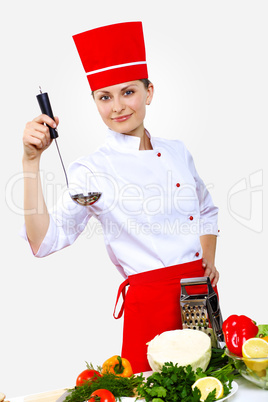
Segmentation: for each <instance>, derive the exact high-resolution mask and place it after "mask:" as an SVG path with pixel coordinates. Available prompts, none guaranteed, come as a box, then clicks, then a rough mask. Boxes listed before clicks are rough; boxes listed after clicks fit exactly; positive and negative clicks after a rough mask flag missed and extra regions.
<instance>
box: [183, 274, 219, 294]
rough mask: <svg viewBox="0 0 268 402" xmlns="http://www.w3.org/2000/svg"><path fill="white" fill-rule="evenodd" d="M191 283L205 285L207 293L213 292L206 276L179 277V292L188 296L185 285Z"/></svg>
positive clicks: (190, 284)
mask: <svg viewBox="0 0 268 402" xmlns="http://www.w3.org/2000/svg"><path fill="white" fill-rule="evenodd" d="M192 285H207V287H208V294H209V295H212V294H214V293H215V292H214V290H213V287H212V285H211V282H210V279H209V277H208V276H201V277H198V278H185V279H181V292H182V294H183V295H184V296H188V293H187V291H186V289H185V286H192Z"/></svg>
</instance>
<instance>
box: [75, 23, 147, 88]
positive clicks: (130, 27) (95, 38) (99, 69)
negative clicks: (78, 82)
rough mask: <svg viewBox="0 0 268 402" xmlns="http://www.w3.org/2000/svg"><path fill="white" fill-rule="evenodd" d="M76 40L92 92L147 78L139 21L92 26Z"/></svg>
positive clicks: (76, 37)
mask: <svg viewBox="0 0 268 402" xmlns="http://www.w3.org/2000/svg"><path fill="white" fill-rule="evenodd" d="M73 39H74V42H75V45H76V48H77V50H78V53H79V56H80V59H81V61H82V64H83V67H84V69H85V72H86V75H87V79H88V82H89V85H90V87H91V90H92V91H95V90H96V89H100V88H104V87H108V86H110V85H116V84H120V83H122V82H127V81H133V80H139V79H143V78H148V71H147V64H146V53H145V45H144V37H143V30H142V23H141V22H140V21H136V22H123V23H119V24H113V25H107V26H104V27H100V28H96V29H91V30H90V31H86V32H82V33H80V34H77V35H74V36H73Z"/></svg>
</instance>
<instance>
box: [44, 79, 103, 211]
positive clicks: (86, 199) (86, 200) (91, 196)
mask: <svg viewBox="0 0 268 402" xmlns="http://www.w3.org/2000/svg"><path fill="white" fill-rule="evenodd" d="M39 88H40V87H39ZM36 97H37V100H38V103H39V106H40V109H41V112H42V113H43V114H46V115H48V116H49V117H51V118H52V119H53V120H54V115H53V112H52V108H51V105H50V101H49V97H48V94H47V92H44V93H42V91H41V88H40V94H38V95H37V96H36ZM48 128H49V133H50V138H51V139H53V140H54V141H55V144H56V147H57V150H58V154H59V157H60V161H61V165H62V168H63V171H64V175H65V180H66V184H67V188H68V190H69V194H70V197H71V198H72V199H73V200H74V201H75V202H77V203H78V204H79V205H84V206H87V205H92V204H94V203H95V202H96V201H98V199H99V198H100V196H101V193H99V192H88V193H87V194H83V193H78V194H71V193H70V189H69V182H68V177H67V173H66V169H65V166H64V163H63V160H62V157H61V153H60V150H59V146H58V143H57V140H56V138H58V136H59V134H58V131H57V129H56V128H52V127H50V126H48Z"/></svg>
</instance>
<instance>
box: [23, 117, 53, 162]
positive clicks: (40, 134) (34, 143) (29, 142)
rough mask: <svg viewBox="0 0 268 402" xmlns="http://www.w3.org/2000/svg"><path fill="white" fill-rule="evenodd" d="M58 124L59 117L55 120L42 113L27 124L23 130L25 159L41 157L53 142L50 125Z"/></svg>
mask: <svg viewBox="0 0 268 402" xmlns="http://www.w3.org/2000/svg"><path fill="white" fill-rule="evenodd" d="M45 124H46V125H45ZM58 124H59V119H58V117H55V121H54V120H53V119H51V118H50V117H49V116H47V115H46V114H41V115H40V116H38V117H36V118H35V119H33V120H32V121H30V122H28V123H27V124H26V126H25V129H24V132H23V148H24V155H23V157H24V159H25V160H28V161H30V160H36V159H39V158H40V156H41V154H42V152H43V151H45V150H46V149H47V148H48V147H49V146H50V144H51V142H52V140H51V138H50V133H49V128H48V126H50V127H53V128H56V127H57V125H58Z"/></svg>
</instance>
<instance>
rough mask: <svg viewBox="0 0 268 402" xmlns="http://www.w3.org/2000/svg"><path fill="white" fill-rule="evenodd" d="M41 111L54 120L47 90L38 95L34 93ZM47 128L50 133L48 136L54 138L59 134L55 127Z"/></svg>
mask: <svg viewBox="0 0 268 402" xmlns="http://www.w3.org/2000/svg"><path fill="white" fill-rule="evenodd" d="M36 97H37V100H38V103H39V106H40V109H41V112H42V113H43V114H46V115H47V116H49V117H51V118H52V119H53V120H54V115H53V112H52V108H51V105H50V101H49V97H48V94H47V92H44V93H40V94H39V95H36ZM48 128H49V133H50V138H51V139H55V138H58V136H59V134H58V131H57V129H56V128H52V127H50V126H48Z"/></svg>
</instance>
